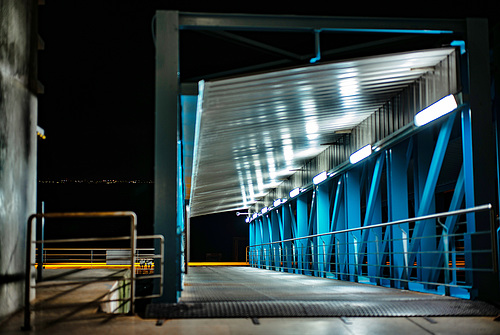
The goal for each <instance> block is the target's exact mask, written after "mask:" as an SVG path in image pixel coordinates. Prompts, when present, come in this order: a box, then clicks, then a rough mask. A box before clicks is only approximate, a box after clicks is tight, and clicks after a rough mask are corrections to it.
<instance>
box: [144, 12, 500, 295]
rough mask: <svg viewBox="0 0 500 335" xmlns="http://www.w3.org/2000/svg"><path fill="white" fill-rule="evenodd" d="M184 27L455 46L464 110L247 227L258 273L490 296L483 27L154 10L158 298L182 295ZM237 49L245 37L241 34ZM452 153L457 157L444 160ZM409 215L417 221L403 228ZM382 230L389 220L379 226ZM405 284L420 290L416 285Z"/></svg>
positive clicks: (492, 265)
mask: <svg viewBox="0 0 500 335" xmlns="http://www.w3.org/2000/svg"><path fill="white" fill-rule="evenodd" d="M182 30H197V31H208V32H211V33H217V34H226V33H225V32H226V31H259V32H267V31H268V32H276V31H290V32H317V31H335V32H349V33H351V34H355V33H365V32H394V33H397V34H400V35H403V36H404V35H414V34H443V33H444V34H453V35H454V36H456V38H458V39H460V40H463V41H464V43H465V49H464V51H465V53H464V54H463V55H462V59H461V66H462V69H461V72H462V79H463V80H462V83H461V84H462V92H461V93H462V97H463V99H462V103H463V104H462V105H461V106H460V107H459V108H458V109H457V110H455V112H453V113H451V114H450V115H448V116H447V117H445V118H444V119H442V120H441V121H435V122H434V124H429V125H428V126H426V127H422V129H418V130H412V131H409V132H407V133H406V134H405V136H393V138H392V140H391V141H388V142H387V145H386V146H384V147H381V148H380V150H379V151H378V152H376V153H374V154H373V155H372V156H371V157H370V158H368V159H365V160H364V161H362V162H359V163H357V164H353V165H352V166H351V165H349V166H348V167H345V166H346V165H343V166H344V168H340V167H339V168H337V169H335V168H333V169H332V170H330V171H329V174H330V175H332V176H331V177H330V178H328V179H326V180H325V181H323V182H321V183H319V184H317V185H316V184H314V185H310V186H309V187H307V188H306V190H305V191H304V192H302V193H300V194H299V195H297V196H296V197H295V198H292V199H289V200H288V201H287V202H285V203H283V204H281V203H280V204H279V205H277V206H276V207H274V208H272V209H271V210H269V211H268V212H267V213H263V214H261V215H260V216H258V217H257V218H255V219H253V221H252V222H251V223H250V225H249V226H250V236H251V242H250V243H251V252H250V260H251V262H252V264H253V265H254V266H258V267H267V268H273V269H276V270H284V271H285V270H286V271H291V272H296V273H303V274H314V275H321V276H333V277H335V278H339V279H345V280H358V281H368V282H371V283H375V284H380V285H390V286H393V287H397V288H410V289H425V290H434V291H436V290H437V289H440V288H439V287H445V290H446V292H447V293H450V294H452V295H457V296H458V295H461V294H464V292H466V294H467V295H469V296H470V297H473V298H475V297H479V298H484V299H488V298H492V297H495V296H497V295H498V286H499V285H498V273H497V271H496V269H497V264H496V259H495V257H496V252H497V251H496V246H495V244H492V242H491V241H494V235H492V233H493V232H492V226H491V219H490V215H491V214H490V215H489V214H488V213H491V208H492V210H494V211H495V212H496V213H497V212H498V193H497V186H498V175H497V148H496V143H497V141H496V140H495V124H494V122H493V121H495V122H496V121H497V120H496V118H495V117H494V116H493V115H492V112H491V97H490V81H489V77H490V70H489V46H488V26H487V22H486V20H483V19H462V20H459V19H456V20H449V19H447V20H438V19H421V20H420V19H418V20H414V19H399V18H389V19H387V18H384V19H382V18H338V17H300V16H275V15H244V14H238V15H231V14H196V13H181V12H177V11H159V12H157V14H156V120H155V124H156V126H155V127H156V134H155V139H156V140H155V223H154V227H155V233H156V234H161V235H164V236H165V264H164V273H165V280H164V284H163V285H164V290H163V291H164V296H163V298H162V300H161V302H176V301H177V299H178V297H179V295H180V292H181V290H182V279H181V278H182V264H183V260H182V257H183V256H182V245H183V243H182V231H183V230H184V218H185V217H186V213H185V206H184V194H183V187H182V184H183V181H182V178H181V176H182V171H183V163H182V155H181V154H180V153H181V148H180V147H182V137H181V136H180V135H179V134H180V133H181V132H180V120H179V115H180V100H181V99H180V96H181V94H182V89H183V87H182V84H181V83H180V73H179V62H180V56H179V41H180V31H182ZM225 37H230V36H227V34H226V36H225ZM239 42H248V41H243V40H242V39H241V38H240V40H239ZM259 47H262V45H259ZM266 48H268V49H269V46H266ZM273 51H277V50H276V49H273ZM278 51H279V50H278ZM291 56H293V55H290V54H289V53H288V54H287V55H286V57H288V58H290V57H291ZM317 56H318V54H317V55H316V57H317ZM292 58H294V57H292ZM295 58H296V57H295ZM288 60H289V59H288ZM288 60H287V61H288ZM287 61H284V63H283V62H278V63H276V64H275V65H283V64H286V62H287ZM252 69H259V67H258V66H257V67H253V68H252ZM234 73H236V72H233V74H234ZM226 74H227V73H226ZM451 156H453V158H454V159H451V160H450V159H449V158H450V157H451ZM176 157H177V159H176ZM450 162H451V163H450ZM454 163H456V164H454ZM317 172H320V171H317ZM484 204H491V205H490V206H491V207H490V206H488V207H487V208H486V211H484V210H485V207H478V206H480V205H484ZM461 208H465V209H466V211H467V212H466V214H465V215H463V214H461V215H455V214H457V213H455V214H454V215H450V211H451V212H452V213H453V212H455V211H456V210H459V209H461ZM436 211H440V212H447V213H448V214H443V220H441V219H439V220H438V219H437V218H436V217H429V216H427V215H428V214H430V213H436ZM459 213H462V212H459ZM415 217H418V218H420V219H418V220H417V221H412V220H411V218H415ZM439 217H441V216H439ZM401 220H403V221H404V222H403V221H401ZM384 222H392V224H391V225H388V226H377V225H376V224H379V223H384ZM371 225H375V226H374V227H373V229H370V230H368V229H364V227H370V226H371ZM362 228H363V229H362ZM345 230H348V231H345ZM339 231H340V232H339ZM342 231H344V232H342ZM335 232H339V233H335ZM485 232H486V233H485ZM311 235H315V236H313V237H311ZM318 235H321V236H318ZM290 239H293V241H291V240H290ZM276 242H279V243H276ZM292 242H293V243H292ZM273 243H274V244H275V246H281V253H280V251H279V248H274V247H273V248H271V247H266V246H265V245H270V244H273ZM287 245H288V246H289V247H290V248H292V245H293V249H286V246H287ZM270 250H273V251H270ZM285 250H287V251H285ZM156 268H157V267H155V269H156ZM468 270H476V272H471V271H468ZM478 270H479V271H478ZM483 270H484V271H483ZM411 282H414V284H415V285H420V286H419V288H415V285H414V284H412V283H411ZM448 288H457V289H456V290H455V289H448Z"/></svg>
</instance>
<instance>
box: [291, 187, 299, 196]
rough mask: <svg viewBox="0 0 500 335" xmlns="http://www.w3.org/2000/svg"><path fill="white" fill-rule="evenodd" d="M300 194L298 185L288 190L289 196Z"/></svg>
mask: <svg viewBox="0 0 500 335" xmlns="http://www.w3.org/2000/svg"><path fill="white" fill-rule="evenodd" d="M299 194H300V187H297V188H294V189H293V190H291V191H290V198H294V197H296V196H298V195H299Z"/></svg>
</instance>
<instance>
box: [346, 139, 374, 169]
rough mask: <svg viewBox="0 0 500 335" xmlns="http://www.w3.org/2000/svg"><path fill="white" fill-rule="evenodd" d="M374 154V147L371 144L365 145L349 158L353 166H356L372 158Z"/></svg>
mask: <svg viewBox="0 0 500 335" xmlns="http://www.w3.org/2000/svg"><path fill="white" fill-rule="evenodd" d="M371 154H372V146H371V144H368V145H365V146H364V147H362V148H361V149H359V150H358V151H356V152H354V153H352V154H351V156H349V161H350V162H351V164H356V163H357V162H359V161H362V160H363V159H365V158H366V157H368V156H370V155H371Z"/></svg>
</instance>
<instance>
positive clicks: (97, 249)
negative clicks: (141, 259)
mask: <svg viewBox="0 0 500 335" xmlns="http://www.w3.org/2000/svg"><path fill="white" fill-rule="evenodd" d="M34 242H35V243H42V242H44V241H42V240H39V241H34ZM36 250H38V248H36ZM43 250H47V251H49V250H75V251H76V250H82V251H91V250H93V251H107V250H130V248H71V247H68V248H43ZM135 250H136V251H143V250H155V249H154V248H136V249H135Z"/></svg>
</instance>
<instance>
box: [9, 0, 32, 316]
mask: <svg viewBox="0 0 500 335" xmlns="http://www.w3.org/2000/svg"><path fill="white" fill-rule="evenodd" d="M36 8H37V3H36V2H35V1H32V0H2V1H0V321H2V320H4V319H5V318H6V317H7V316H9V315H10V314H12V313H13V312H15V311H16V310H19V309H20V308H21V307H23V297H24V293H23V292H24V291H23V290H24V286H23V282H24V272H25V270H24V267H25V248H26V247H25V243H26V221H27V218H28V216H29V215H30V214H32V213H34V212H35V211H36V122H37V98H36V94H35V93H34V90H35V89H34V87H36V53H37V43H36V41H37V34H36Z"/></svg>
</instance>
